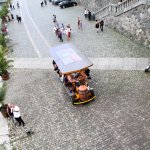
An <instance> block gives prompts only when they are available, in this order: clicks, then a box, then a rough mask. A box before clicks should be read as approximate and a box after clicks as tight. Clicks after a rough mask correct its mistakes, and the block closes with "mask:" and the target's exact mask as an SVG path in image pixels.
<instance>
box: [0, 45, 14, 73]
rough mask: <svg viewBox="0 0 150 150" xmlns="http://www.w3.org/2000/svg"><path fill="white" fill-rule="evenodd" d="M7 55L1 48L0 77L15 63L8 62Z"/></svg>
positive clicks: (0, 47)
mask: <svg viewBox="0 0 150 150" xmlns="http://www.w3.org/2000/svg"><path fill="white" fill-rule="evenodd" d="M5 54H6V51H5V49H4V48H3V47H2V46H0V75H2V74H5V73H6V72H7V69H8V68H9V67H10V63H11V62H13V61H12V60H7V59H6V57H5Z"/></svg>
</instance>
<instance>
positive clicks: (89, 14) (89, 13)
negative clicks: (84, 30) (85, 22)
mask: <svg viewBox="0 0 150 150" xmlns="http://www.w3.org/2000/svg"><path fill="white" fill-rule="evenodd" d="M88 19H89V20H91V12H90V11H89V10H88Z"/></svg>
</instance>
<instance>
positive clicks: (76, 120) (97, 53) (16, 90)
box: [6, 0, 150, 150]
mask: <svg viewBox="0 0 150 150" xmlns="http://www.w3.org/2000/svg"><path fill="white" fill-rule="evenodd" d="M14 3H16V1H14ZM20 3H21V8H20V10H19V9H16V10H13V11H12V13H14V15H16V14H20V15H21V16H22V18H23V22H22V23H21V24H18V23H17V21H16V20H15V21H14V22H11V23H9V24H8V27H9V36H10V39H12V41H11V43H10V45H11V44H12V45H13V50H14V51H13V53H11V54H9V57H10V58H17V59H19V58H20V63H18V64H17V65H18V67H16V68H12V69H11V70H10V72H11V74H10V80H9V81H8V82H7V83H8V90H7V96H6V102H8V103H13V104H16V105H18V106H19V107H20V109H21V114H22V118H23V120H24V121H25V123H26V126H27V127H28V128H31V129H33V131H34V134H33V135H32V136H26V133H25V132H24V129H23V128H21V127H15V126H14V125H13V124H12V122H11V121H9V131H10V142H11V144H12V145H13V146H14V147H16V148H17V150H21V149H22V150H149V149H150V136H149V135H150V127H149V124H150V84H149V74H145V73H144V71H143V70H144V68H143V70H142V68H141V66H140V67H139V68H140V69H139V68H138V67H137V69H135V70H134V69H133V67H130V66H129V67H126V68H125V69H124V68H122V69H123V70H120V69H118V68H119V67H120V66H119V67H117V68H115V67H112V68H110V67H109V68H108V69H106V68H105V69H102V66H99V64H98V62H101V63H102V62H104V61H102V60H101V61H99V58H104V59H106V58H108V59H109V58H111V59H113V58H114V59H115V58H117V61H116V63H118V60H120V62H121V61H122V59H124V60H125V59H126V62H128V63H130V64H132V62H133V61H132V60H131V58H133V59H137V60H142V61H141V63H143V66H144V65H145V64H147V63H148V61H149V57H150V51H149V49H147V48H144V47H142V46H140V45H138V44H136V43H133V42H132V41H131V40H129V39H127V38H126V37H124V36H122V35H120V34H118V33H116V32H114V31H112V30H111V29H109V28H107V27H105V28H104V32H103V33H99V34H97V33H96V32H95V29H94V22H92V21H91V22H89V21H88V20H85V19H84V16H83V11H84V8H83V7H81V6H76V7H72V8H66V9H60V8H59V7H57V6H53V5H52V4H51V3H50V2H48V5H47V6H45V7H43V8H41V6H40V0H37V1H33V0H32V1H31V0H21V1H20ZM53 14H56V16H57V19H58V21H59V22H60V23H64V24H65V25H67V24H70V25H71V28H72V37H71V39H70V41H69V42H70V43H72V44H74V45H75V46H76V47H77V48H79V49H80V50H81V51H82V52H83V53H84V54H85V55H86V56H87V57H90V59H91V60H94V61H93V63H94V65H95V67H93V69H92V70H91V74H92V81H91V84H92V86H93V88H94V90H95V92H96V96H97V97H96V99H95V100H94V101H92V102H90V103H88V104H86V105H80V106H73V105H72V103H71V101H70V99H69V97H68V95H67V93H66V91H65V89H64V88H63V86H62V84H61V83H60V81H59V78H58V76H57V75H56V73H55V72H54V71H53V70H52V68H51V65H50V69H47V67H48V65H47V64H46V65H45V66H42V65H43V62H44V61H43V62H41V64H42V65H41V69H37V68H35V69H29V68H32V67H34V65H33V64H31V66H30V65H29V67H28V69H25V68H26V67H23V66H21V65H22V64H23V63H22V64H21V61H22V60H23V59H24V60H29V59H30V62H32V60H33V59H34V58H35V59H39V60H42V59H43V60H44V58H45V59H47V58H50V60H51V57H50V54H49V49H50V48H51V47H53V46H56V45H59V44H60V42H59V40H58V39H57V37H56V36H55V34H54V33H53V22H52V15H53ZM77 17H80V18H81V19H82V21H83V30H79V29H77ZM64 43H67V40H66V37H64ZM96 59H97V60H96ZM129 60H131V61H129ZM144 61H145V62H144ZM18 62H19V61H18ZM45 62H46V61H45ZM95 62H96V64H95ZM33 63H34V62H33ZM50 63H51V62H50ZM109 63H112V62H109ZM113 63H114V64H115V61H114V62H113ZM123 63H124V62H123ZM19 64H20V69H18V68H19ZM136 64H137V62H136ZM121 67H122V66H121ZM39 68H40V67H39Z"/></svg>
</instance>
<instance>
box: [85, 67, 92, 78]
mask: <svg viewBox="0 0 150 150" xmlns="http://www.w3.org/2000/svg"><path fill="white" fill-rule="evenodd" d="M84 73H85V74H86V75H87V79H91V76H90V69H89V68H87V69H86V70H85V71H84Z"/></svg>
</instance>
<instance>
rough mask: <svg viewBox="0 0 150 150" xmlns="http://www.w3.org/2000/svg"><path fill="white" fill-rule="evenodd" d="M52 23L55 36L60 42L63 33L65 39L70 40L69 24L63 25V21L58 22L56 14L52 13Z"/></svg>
mask: <svg viewBox="0 0 150 150" xmlns="http://www.w3.org/2000/svg"><path fill="white" fill-rule="evenodd" d="M53 23H54V28H53V30H54V32H55V34H56V36H57V37H58V38H59V39H60V42H63V35H66V36H67V41H69V40H70V37H71V27H70V24H68V25H66V27H65V26H64V24H63V23H58V21H57V19H56V15H53Z"/></svg>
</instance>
